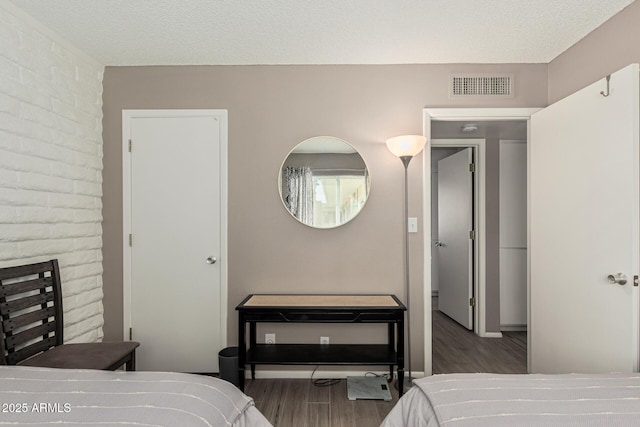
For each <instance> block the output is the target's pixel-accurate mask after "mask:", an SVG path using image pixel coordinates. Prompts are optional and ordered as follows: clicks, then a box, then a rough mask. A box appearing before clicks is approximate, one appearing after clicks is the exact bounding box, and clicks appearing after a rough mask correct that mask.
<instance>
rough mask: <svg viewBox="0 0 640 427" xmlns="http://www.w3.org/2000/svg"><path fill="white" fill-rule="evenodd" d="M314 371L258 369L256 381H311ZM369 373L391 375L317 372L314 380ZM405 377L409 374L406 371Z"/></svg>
mask: <svg viewBox="0 0 640 427" xmlns="http://www.w3.org/2000/svg"><path fill="white" fill-rule="evenodd" d="M312 372H313V369H310V370H290V371H288V370H285V371H280V370H278V371H276V370H260V369H256V379H277V378H282V379H284V378H286V379H310V378H311V373H312ZM367 372H373V373H374V374H376V375H389V370H385V371H321V370H317V371H316V372H315V373H314V374H313V379H314V380H315V379H327V378H347V377H361V376H364V375H365V374H366V373H367ZM244 374H245V378H247V379H250V378H251V369H245V371H244ZM404 374H405V376H406V375H408V374H409V373H408V372H407V371H404ZM411 375H413V378H422V377H424V371H411ZM393 376H394V378H395V377H396V376H397V372H394V374H393Z"/></svg>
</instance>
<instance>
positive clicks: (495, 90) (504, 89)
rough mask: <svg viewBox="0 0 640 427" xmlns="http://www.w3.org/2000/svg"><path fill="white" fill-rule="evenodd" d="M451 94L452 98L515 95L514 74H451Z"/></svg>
mask: <svg viewBox="0 0 640 427" xmlns="http://www.w3.org/2000/svg"><path fill="white" fill-rule="evenodd" d="M449 88H450V91H449V94H450V96H451V97H452V98H459V97H467V96H490V97H493V96H500V97H513V76H512V75H510V74H492V75H470V74H456V75H452V76H451V81H450V85H449Z"/></svg>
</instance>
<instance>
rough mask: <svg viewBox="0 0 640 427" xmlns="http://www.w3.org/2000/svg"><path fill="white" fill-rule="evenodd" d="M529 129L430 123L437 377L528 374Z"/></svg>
mask: <svg viewBox="0 0 640 427" xmlns="http://www.w3.org/2000/svg"><path fill="white" fill-rule="evenodd" d="M527 123H528V122H527V120H482V121H480V120H477V121H470V120H446V121H445V120H443V121H438V120H432V121H431V123H430V124H431V126H430V128H431V129H430V136H431V153H430V154H431V156H430V162H431V165H430V166H431V183H430V187H431V188H430V190H431V198H430V203H431V207H430V209H431V238H430V241H429V242H426V244H430V246H431V247H430V267H431V269H430V271H431V273H430V274H431V295H432V299H431V305H432V311H431V314H432V318H431V323H432V364H433V365H432V369H433V373H453V372H495V373H526V372H527V336H526V329H527V276H526V266H527V258H526V256H527V251H526V244H527V243H526V232H527V222H526V194H527V186H526V176H527V172H526V165H527V160H526V141H527ZM452 193H453V194H452ZM452 200H453V203H452ZM452 227H453V228H454V230H453V233H452V230H451V228H452ZM452 236H457V237H452ZM452 239H453V240H452ZM456 239H457V241H455V240H456Z"/></svg>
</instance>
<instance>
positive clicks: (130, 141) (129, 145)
mask: <svg viewBox="0 0 640 427" xmlns="http://www.w3.org/2000/svg"><path fill="white" fill-rule="evenodd" d="M129 152H131V140H129Z"/></svg>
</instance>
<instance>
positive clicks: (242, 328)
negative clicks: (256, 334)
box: [238, 311, 247, 391]
mask: <svg viewBox="0 0 640 427" xmlns="http://www.w3.org/2000/svg"><path fill="white" fill-rule="evenodd" d="M246 328H247V325H246V324H245V320H244V314H243V313H242V311H238V388H239V389H240V390H242V391H244V365H245V362H246V360H247V344H246V341H245V334H246Z"/></svg>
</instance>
